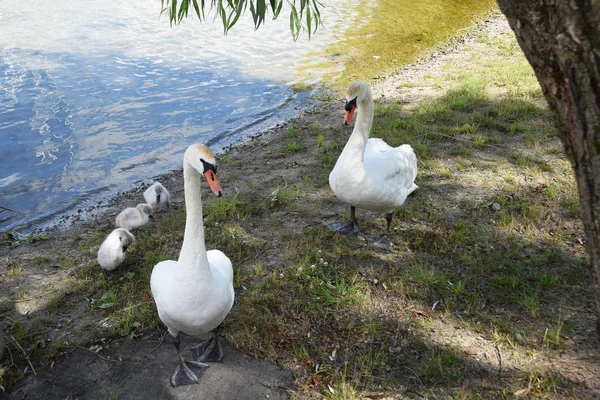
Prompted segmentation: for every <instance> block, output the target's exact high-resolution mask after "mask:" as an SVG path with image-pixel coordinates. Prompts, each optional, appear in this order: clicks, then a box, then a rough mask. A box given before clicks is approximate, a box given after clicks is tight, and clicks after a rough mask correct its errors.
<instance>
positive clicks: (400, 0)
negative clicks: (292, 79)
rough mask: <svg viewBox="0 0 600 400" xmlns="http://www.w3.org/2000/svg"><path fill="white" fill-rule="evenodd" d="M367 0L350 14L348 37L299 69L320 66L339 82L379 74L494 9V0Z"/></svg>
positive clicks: (333, 81) (327, 79) (328, 79)
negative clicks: (321, 58) (311, 62)
mask: <svg viewBox="0 0 600 400" xmlns="http://www.w3.org/2000/svg"><path fill="white" fill-rule="evenodd" d="M367 3H368V2H367ZM368 4H369V5H364V6H361V7H362V8H360V9H359V10H358V13H357V14H356V15H354V16H352V17H351V18H352V19H353V20H354V23H353V24H352V27H351V28H349V29H348V30H347V31H346V32H345V35H344V40H341V41H339V42H337V43H335V44H333V45H331V46H329V47H328V48H327V49H326V51H325V53H326V54H325V57H324V58H325V61H323V62H322V63H318V64H317V65H308V64H306V65H304V66H303V67H301V68H300V73H301V74H302V71H303V70H304V71H306V70H307V69H310V68H321V69H323V70H324V71H329V72H326V73H325V75H324V78H323V80H324V81H325V82H329V83H331V84H333V85H335V86H338V87H340V86H344V85H346V84H347V83H348V82H350V81H354V80H369V79H372V78H375V77H376V76H377V75H379V74H381V73H385V72H388V71H391V70H394V69H397V68H398V67H399V66H400V65H402V64H407V63H410V62H412V61H414V60H415V59H416V58H418V57H419V56H421V55H423V54H424V53H425V52H427V51H428V50H430V49H432V48H434V47H436V46H437V45H440V44H442V43H444V42H445V41H446V40H447V39H449V38H451V37H453V36H456V35H457V34H460V33H461V31H462V30H463V29H465V28H467V27H469V26H470V25H472V24H473V22H474V21H475V20H476V19H478V18H480V17H482V16H483V15H484V14H486V13H488V12H489V11H491V10H492V9H493V8H494V6H495V4H496V2H495V1H494V0H378V1H376V2H373V3H368ZM323 22H324V23H325V24H326V23H327V21H323ZM314 56H316V57H323V55H322V54H320V55H314ZM342 70H343V71H342ZM334 71H335V72H334ZM340 71H342V72H341V73H340Z"/></svg>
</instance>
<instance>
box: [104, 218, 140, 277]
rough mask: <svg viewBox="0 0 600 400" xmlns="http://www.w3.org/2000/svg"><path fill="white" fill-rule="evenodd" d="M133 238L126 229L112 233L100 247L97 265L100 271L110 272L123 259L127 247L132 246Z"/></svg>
mask: <svg viewBox="0 0 600 400" xmlns="http://www.w3.org/2000/svg"><path fill="white" fill-rule="evenodd" d="M134 241H135V237H134V236H133V235H132V234H131V233H130V232H129V231H128V230H126V229H123V228H117V229H115V230H114V231H112V232H111V233H110V234H109V235H108V236H107V237H106V239H104V241H103V242H102V244H101V245H100V249H99V250H98V264H100V267H102V269H105V270H107V271H112V270H113V269H115V268H117V267H118V266H119V265H121V263H122V262H123V260H124V259H125V253H126V252H127V247H129V246H130V245H132V244H133V242H134Z"/></svg>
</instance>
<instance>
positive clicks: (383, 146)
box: [365, 138, 394, 154]
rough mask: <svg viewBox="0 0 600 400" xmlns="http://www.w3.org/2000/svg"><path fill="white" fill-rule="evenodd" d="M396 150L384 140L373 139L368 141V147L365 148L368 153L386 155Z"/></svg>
mask: <svg viewBox="0 0 600 400" xmlns="http://www.w3.org/2000/svg"><path fill="white" fill-rule="evenodd" d="M393 149H394V148H393V147H392V146H390V145H389V144H387V143H386V142H385V141H383V139H379V138H371V139H369V140H368V141H367V146H366V147H365V154H366V153H385V152H387V151H390V150H393Z"/></svg>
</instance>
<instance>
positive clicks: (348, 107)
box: [344, 96, 358, 111]
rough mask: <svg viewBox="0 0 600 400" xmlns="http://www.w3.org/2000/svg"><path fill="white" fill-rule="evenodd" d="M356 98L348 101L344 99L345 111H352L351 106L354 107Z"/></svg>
mask: <svg viewBox="0 0 600 400" xmlns="http://www.w3.org/2000/svg"><path fill="white" fill-rule="evenodd" d="M357 98H358V96H357V97H355V98H354V99H352V100H350V101H346V107H344V109H345V110H346V111H352V107H354V108H356V99H357Z"/></svg>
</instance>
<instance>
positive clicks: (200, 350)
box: [192, 336, 224, 362]
mask: <svg viewBox="0 0 600 400" xmlns="http://www.w3.org/2000/svg"><path fill="white" fill-rule="evenodd" d="M192 351H193V352H194V358H195V360H196V361H199V362H219V361H221V360H222V359H223V354H224V353H223V346H221V343H220V342H219V339H217V337H216V336H212V337H211V338H210V339H208V340H205V341H204V342H202V343H200V344H198V345H196V346H194V347H192Z"/></svg>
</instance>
